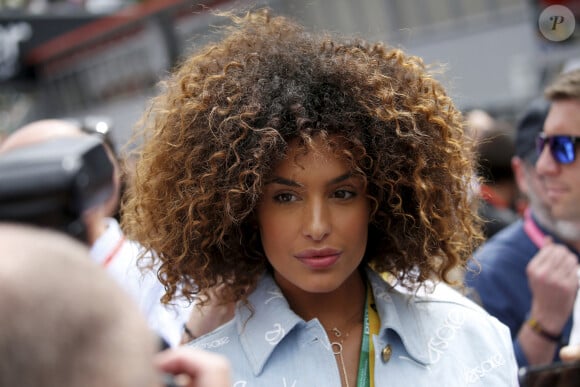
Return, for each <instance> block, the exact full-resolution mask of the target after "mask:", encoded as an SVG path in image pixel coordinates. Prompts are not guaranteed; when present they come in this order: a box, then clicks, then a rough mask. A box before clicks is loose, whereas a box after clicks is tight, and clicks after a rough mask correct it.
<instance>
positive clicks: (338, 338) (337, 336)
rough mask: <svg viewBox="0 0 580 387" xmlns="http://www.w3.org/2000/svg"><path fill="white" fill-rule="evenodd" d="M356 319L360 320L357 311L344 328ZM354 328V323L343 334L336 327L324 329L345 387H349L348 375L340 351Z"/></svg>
mask: <svg viewBox="0 0 580 387" xmlns="http://www.w3.org/2000/svg"><path fill="white" fill-rule="evenodd" d="M357 317H358V319H359V320H362V318H361V316H360V313H359V312H358V311H357V312H356V313H355V314H354V315H353V316H352V317H350V318H349V319H348V320H347V321H346V323H345V328H348V326H349V325H351V322H352V321H353V320H356V319H357ZM360 322H362V321H360ZM355 326H356V322H355V324H354V325H353V326H351V327H350V328H349V329H348V330H347V331H345V332H344V334H343V333H342V331H341V330H340V329H338V328H337V327H334V328H332V329H330V330H328V329H326V328H325V330H326V333H328V335H329V337H328V338H329V339H330V340H331V341H330V347H331V348H332V353H333V354H334V356H337V357H338V360H339V361H340V366H341V368H342V374H343V376H344V382H345V383H346V387H350V383H349V382H348V373H347V372H346V366H345V364H344V355H343V353H342V350H343V347H342V344H343V343H344V342H345V341H346V339H348V337H349V336H350V332H351V331H352V329H353V328H354V327H355ZM331 335H332V336H334V341H333V340H332V339H331V338H330V336H331Z"/></svg>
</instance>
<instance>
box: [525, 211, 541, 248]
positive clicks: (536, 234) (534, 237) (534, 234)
mask: <svg viewBox="0 0 580 387" xmlns="http://www.w3.org/2000/svg"><path fill="white" fill-rule="evenodd" d="M524 231H525V232H526V234H527V236H528V238H530V239H531V241H532V242H533V243H534V245H536V247H537V248H538V249H541V248H542V246H543V244H544V238H545V237H546V236H545V235H544V233H543V232H542V230H540V228H539V227H538V225H537V224H536V223H535V222H534V219H532V212H531V211H530V209H529V208H528V209H527V210H526V212H525V213H524Z"/></svg>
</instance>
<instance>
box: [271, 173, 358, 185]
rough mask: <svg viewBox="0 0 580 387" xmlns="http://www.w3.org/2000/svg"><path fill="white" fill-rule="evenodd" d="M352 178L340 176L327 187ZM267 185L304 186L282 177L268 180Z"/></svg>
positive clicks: (350, 175)
mask: <svg viewBox="0 0 580 387" xmlns="http://www.w3.org/2000/svg"><path fill="white" fill-rule="evenodd" d="M351 177H352V173H351V172H347V173H345V174H344V175H340V176H338V177H335V178H334V179H332V180H330V181H329V182H328V184H327V185H333V184H338V183H340V182H342V181H344V180H348V179H349V178H351ZM266 184H281V185H287V186H289V187H302V184H300V183H298V182H296V181H294V180H290V179H286V178H284V177H281V176H274V177H272V178H271V179H270V180H268V181H267V182H266Z"/></svg>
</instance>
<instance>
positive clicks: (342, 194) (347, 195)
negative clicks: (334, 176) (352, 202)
mask: <svg viewBox="0 0 580 387" xmlns="http://www.w3.org/2000/svg"><path fill="white" fill-rule="evenodd" d="M355 195H356V193H355V192H352V191H347V190H345V189H339V190H336V191H334V197H335V198H337V199H351V198H353V197H355Z"/></svg>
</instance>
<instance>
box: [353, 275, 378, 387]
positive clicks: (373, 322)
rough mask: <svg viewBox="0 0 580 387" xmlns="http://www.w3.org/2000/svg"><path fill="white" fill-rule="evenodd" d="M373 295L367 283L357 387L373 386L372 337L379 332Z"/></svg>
mask: <svg viewBox="0 0 580 387" xmlns="http://www.w3.org/2000/svg"><path fill="white" fill-rule="evenodd" d="M373 306H374V297H373V292H372V290H371V287H370V284H368V283H367V290H366V302H365V313H364V320H363V321H364V323H363V337H362V344H361V351H360V360H359V364H358V377H357V383H356V385H357V387H374V385H375V383H374V380H373V374H374V370H375V349H374V344H373V340H372V337H373V335H376V334H378V333H379V326H380V321H379V316H378V314H377V312H376V311H375V310H374V308H373Z"/></svg>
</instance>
